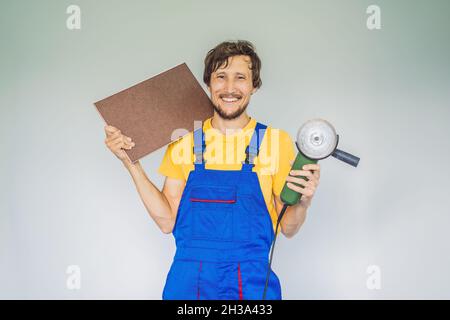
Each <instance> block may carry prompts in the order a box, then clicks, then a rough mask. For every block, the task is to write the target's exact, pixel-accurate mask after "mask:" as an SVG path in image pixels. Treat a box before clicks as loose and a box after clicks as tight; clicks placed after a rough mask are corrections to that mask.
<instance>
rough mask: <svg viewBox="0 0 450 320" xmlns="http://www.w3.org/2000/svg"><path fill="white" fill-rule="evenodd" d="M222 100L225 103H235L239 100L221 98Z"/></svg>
mask: <svg viewBox="0 0 450 320" xmlns="http://www.w3.org/2000/svg"><path fill="white" fill-rule="evenodd" d="M222 100H223V101H225V102H235V101H238V100H239V99H237V98H222Z"/></svg>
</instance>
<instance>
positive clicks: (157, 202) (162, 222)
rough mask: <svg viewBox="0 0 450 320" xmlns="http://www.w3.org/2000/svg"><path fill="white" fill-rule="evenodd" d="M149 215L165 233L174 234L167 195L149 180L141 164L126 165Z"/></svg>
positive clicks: (172, 218)
mask: <svg viewBox="0 0 450 320" xmlns="http://www.w3.org/2000/svg"><path fill="white" fill-rule="evenodd" d="M125 168H127V170H128V172H130V175H131V177H132V178H133V181H134V184H135V186H136V189H137V191H138V193H139V196H140V197H141V200H142V202H143V203H144V206H145V208H146V209H147V211H148V213H149V215H150V216H151V217H152V219H153V220H154V221H155V222H156V224H157V225H158V227H159V228H160V229H161V231H162V232H164V233H170V232H172V228H173V220H174V217H173V215H172V211H171V208H170V204H169V202H168V201H167V198H166V197H165V195H164V194H163V193H162V192H161V191H160V190H159V189H158V188H157V187H156V186H155V185H154V184H153V183H152V182H151V181H150V180H149V179H148V177H147V175H146V174H145V171H144V169H143V168H142V166H141V164H140V163H139V162H136V163H135V164H125Z"/></svg>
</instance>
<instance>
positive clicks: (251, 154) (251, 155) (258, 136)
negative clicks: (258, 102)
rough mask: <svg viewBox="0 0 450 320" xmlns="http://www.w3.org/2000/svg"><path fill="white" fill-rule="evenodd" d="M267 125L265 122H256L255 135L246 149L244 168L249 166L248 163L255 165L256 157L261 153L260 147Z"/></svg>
mask: <svg viewBox="0 0 450 320" xmlns="http://www.w3.org/2000/svg"><path fill="white" fill-rule="evenodd" d="M266 129H267V126H266V125H265V124H262V123H259V122H257V123H256V126H255V130H254V131H253V135H252V137H251V139H250V143H249V145H248V146H247V148H246V149H245V161H244V163H243V166H242V168H244V167H247V165H250V167H253V166H254V163H253V162H254V161H255V158H256V157H257V156H258V154H259V149H260V147H261V143H262V141H263V139H264V134H265V133H266Z"/></svg>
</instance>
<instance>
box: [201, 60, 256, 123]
mask: <svg viewBox="0 0 450 320" xmlns="http://www.w3.org/2000/svg"><path fill="white" fill-rule="evenodd" d="M250 66H251V60H250V57H249V56H244V55H240V56H233V57H230V58H228V66H227V67H226V68H223V67H224V65H222V66H220V67H219V69H217V70H216V71H215V72H213V73H212V74H211V82H210V85H209V87H208V89H209V92H210V93H211V100H212V103H213V105H214V109H215V110H216V112H217V113H218V114H219V116H220V117H221V118H224V119H228V120H231V119H235V118H237V117H239V116H240V115H241V114H242V113H243V112H244V111H245V109H246V108H247V106H248V104H249V102H250V97H251V95H252V94H253V93H254V92H256V88H254V87H253V81H252V71H251V70H250Z"/></svg>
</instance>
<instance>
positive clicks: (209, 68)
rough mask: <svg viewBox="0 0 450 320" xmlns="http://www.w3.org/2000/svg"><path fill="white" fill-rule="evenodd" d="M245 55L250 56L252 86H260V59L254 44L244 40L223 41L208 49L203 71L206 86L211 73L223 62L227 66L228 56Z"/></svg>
mask: <svg viewBox="0 0 450 320" xmlns="http://www.w3.org/2000/svg"><path fill="white" fill-rule="evenodd" d="M239 55H246V56H249V57H250V60H251V66H250V70H252V80H253V87H254V88H259V87H261V84H262V81H261V78H260V75H259V74H260V71H261V60H260V59H259V57H258V55H257V54H256V51H255V46H254V45H253V44H252V43H251V42H249V41H245V40H237V41H225V42H222V43H220V44H218V45H217V46H216V47H215V48H214V49H211V50H209V52H208V53H207V54H206V58H205V70H204V72H203V82H205V84H206V85H207V86H209V83H210V81H211V74H212V73H213V72H215V71H216V70H217V69H219V67H221V66H222V65H223V64H224V63H225V66H224V68H226V67H227V66H228V58H229V57H233V56H239Z"/></svg>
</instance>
